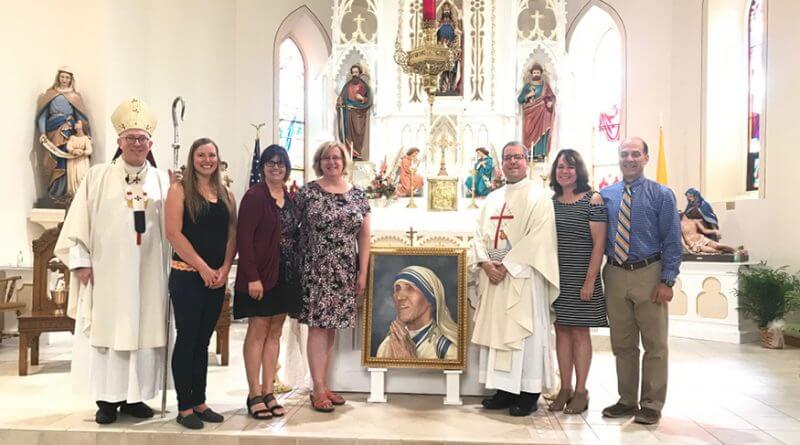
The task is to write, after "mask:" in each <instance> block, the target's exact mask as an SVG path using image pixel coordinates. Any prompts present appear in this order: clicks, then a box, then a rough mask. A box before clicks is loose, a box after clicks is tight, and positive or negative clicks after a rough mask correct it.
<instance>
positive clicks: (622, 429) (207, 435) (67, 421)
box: [0, 324, 800, 445]
mask: <svg viewBox="0 0 800 445" xmlns="http://www.w3.org/2000/svg"><path fill="white" fill-rule="evenodd" d="M244 328H245V326H244V325H241V324H234V325H233V326H232V332H231V342H232V345H233V347H232V348H231V350H232V354H233V355H232V357H231V365H230V366H229V367H219V366H216V365H215V363H216V361H215V359H212V361H211V363H212V365H211V366H210V368H209V397H208V398H209V401H210V403H211V405H212V406H213V407H214V408H215V409H216V410H217V411H219V412H222V413H223V414H225V416H226V421H225V422H224V423H222V424H219V425H213V424H207V427H206V428H205V429H204V430H202V432H190V431H188V430H185V429H183V428H182V427H181V426H179V425H177V424H176V423H175V421H174V413H175V405H174V395H172V394H170V398H171V400H170V405H169V406H168V409H169V410H170V411H171V414H168V415H167V418H165V419H161V418H159V417H158V416H157V417H156V418H155V419H153V420H150V421H146V422H134V421H133V420H132V419H126V418H121V419H120V421H118V422H117V423H115V424H113V425H109V426H102V427H101V426H99V425H97V424H95V423H94V421H93V419H94V408H93V406H92V404H91V403H90V402H85V401H83V400H81V399H80V398H78V397H76V396H75V395H74V394H73V392H72V388H71V384H70V379H69V374H68V370H69V358H70V343H71V342H70V339H69V336H63V337H57V338H56V339H55V340H54V341H53V343H52V344H51V345H48V346H43V347H42V351H41V359H40V366H34V367H32V368H31V371H30V372H31V374H30V375H28V376H26V377H19V376H17V344H16V341H15V340H6V341H3V343H2V344H0V394H2V396H1V397H0V444H2V445H6V444H8V445H12V444H13V445H18V444H20V445H23V444H32V445H36V444H41V445H44V444H57V445H71V444H73V443H74V444H82V445H83V444H88V445H95V444H96V445H101V444H102V445H105V444H125V445H135V444H146V445H159V444H169V445H174V444H176V443H184V442H187V443H188V442H191V443H193V444H198V445H200V444H215V445H222V444H224V445H249V444H255V443H269V444H274V443H280V444H283V443H286V444H316V443H325V444H345V443H357V444H378V443H380V444H400V443H402V444H410V443H425V444H438V443H448V444H457V443H473V444H474V443H536V444H539V443H542V444H566V443H576V444H583V443H586V444H592V443H604V444H605V443H635V444H696V443H702V444H706V443H708V444H723V443H724V444H762V443H774V444H780V443H785V444H800V376H799V375H800V349H785V350H779V351H772V350H766V349H762V348H761V347H759V346H758V345H757V344H746V345H730V344H723V343H714V342H707V341H696V340H687V339H680V338H673V339H671V340H670V354H671V355H670V365H671V366H670V387H669V396H668V400H667V405H666V407H665V409H664V417H663V419H662V421H661V423H660V424H659V425H657V426H648V427H645V426H641V425H637V424H634V423H632V422H631V421H630V420H615V419H604V418H603V417H602V416H601V414H600V411H601V410H602V408H603V407H604V406H606V405H608V404H611V403H613V402H614V401H616V396H615V388H616V378H615V374H614V364H613V357H612V355H611V353H610V350H609V345H608V337H603V336H597V337H595V338H594V343H595V356H594V362H593V365H592V373H591V376H590V383H589V392H590V395H591V403H590V407H589V408H590V409H589V411H587V412H586V413H584V414H583V415H578V416H569V415H565V414H562V413H558V414H553V413H550V412H548V411H547V409H546V408H545V407H544V406H542V407H541V409H540V410H539V411H538V412H536V413H535V414H534V415H532V416H529V417H526V418H512V417H509V416H506V415H503V414H502V413H496V412H492V413H486V412H484V411H482V410H481V409H480V408H479V399H478V398H475V397H465V398H464V405H463V406H443V405H442V403H441V401H442V398H441V396H419V395H404V394H389V403H387V404H369V403H367V402H366V398H367V395H366V394H346V397H348V399H349V402H348V404H347V405H345V406H344V407H342V408H338V409H337V410H336V412H335V413H334V414H332V415H331V414H322V413H317V412H314V411H312V410H311V409H309V407H308V404H309V403H308V398H307V395H306V394H304V393H301V392H300V391H296V392H293V393H290V394H285V395H283V396H282V397H281V399H282V401H283V403H284V404H285V405H286V406H287V408H288V410H289V412H288V414H287V415H286V416H284V417H283V418H280V419H275V420H271V421H256V420H252V419H250V418H249V417H247V416H246V413H245V410H244V407H243V402H244V398H245V395H246V389H245V386H244V378H243V377H244V371H243V363H242V358H241V355H240V352H239V351H240V348H239V347H238V345H239V344H241V341H242V338H243V336H244ZM159 405H160V400H154V401H151V406H153V407H157V406H159Z"/></svg>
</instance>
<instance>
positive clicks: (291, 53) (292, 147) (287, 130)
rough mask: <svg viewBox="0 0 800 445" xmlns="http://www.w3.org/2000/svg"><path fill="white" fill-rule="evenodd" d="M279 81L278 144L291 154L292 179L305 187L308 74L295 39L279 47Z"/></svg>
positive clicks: (282, 43)
mask: <svg viewBox="0 0 800 445" xmlns="http://www.w3.org/2000/svg"><path fill="white" fill-rule="evenodd" d="M279 51H280V53H279V54H280V73H279V79H278V86H279V88H278V97H279V98H278V101H279V102H278V104H279V105H278V119H279V120H278V141H279V142H278V143H279V144H280V145H282V146H284V147H285V148H286V150H287V151H288V152H289V159H291V161H292V174H291V179H290V181H292V180H296V181H297V184H298V185H301V184H302V183H303V172H304V167H305V153H306V144H305V126H306V125H305V124H306V122H305V103H306V73H305V61H304V59H303V54H302V53H301V52H300V49H299V48H297V45H296V44H295V43H294V41H293V40H292V39H288V38H287V39H285V40H284V41H283V42H281V46H280V50H279Z"/></svg>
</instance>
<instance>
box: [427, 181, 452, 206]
mask: <svg viewBox="0 0 800 445" xmlns="http://www.w3.org/2000/svg"><path fill="white" fill-rule="evenodd" d="M428 210H431V211H453V210H458V178H429V179H428Z"/></svg>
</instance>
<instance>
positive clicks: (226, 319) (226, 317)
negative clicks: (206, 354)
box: [214, 290, 231, 366]
mask: <svg viewBox="0 0 800 445" xmlns="http://www.w3.org/2000/svg"><path fill="white" fill-rule="evenodd" d="M230 328H231V292H230V291H229V290H225V300H224V301H223V302H222V311H220V313H219V318H218V319H217V325H216V328H214V330H215V331H216V332H217V354H219V355H220V359H219V364H220V366H228V356H229V355H230V347H229V343H230Z"/></svg>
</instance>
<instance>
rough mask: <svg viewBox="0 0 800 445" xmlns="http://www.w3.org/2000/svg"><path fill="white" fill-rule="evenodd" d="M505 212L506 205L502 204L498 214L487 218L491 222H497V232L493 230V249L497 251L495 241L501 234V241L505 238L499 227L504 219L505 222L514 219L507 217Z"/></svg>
mask: <svg viewBox="0 0 800 445" xmlns="http://www.w3.org/2000/svg"><path fill="white" fill-rule="evenodd" d="M505 211H506V203H503V208H502V209H500V214H499V215H495V216H492V217H490V218H489V219H490V220H492V221H497V230H495V232H494V248H495V249H497V240H498V238H500V236H501V233H502V237H503V239H505V236H506V234H505V232H503V231H502V230H501V229H500V226H501V225H502V224H503V220H505V219H507V220H512V219H514V215H509V214H507V213H505Z"/></svg>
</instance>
